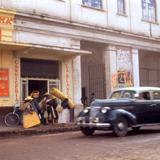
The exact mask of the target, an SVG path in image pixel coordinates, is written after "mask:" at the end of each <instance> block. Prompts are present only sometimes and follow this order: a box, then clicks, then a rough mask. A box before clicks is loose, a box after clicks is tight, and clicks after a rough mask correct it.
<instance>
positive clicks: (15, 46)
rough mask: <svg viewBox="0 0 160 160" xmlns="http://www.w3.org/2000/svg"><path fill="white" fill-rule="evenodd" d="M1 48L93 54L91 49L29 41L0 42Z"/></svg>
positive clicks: (64, 53)
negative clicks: (28, 42)
mask: <svg viewBox="0 0 160 160" xmlns="http://www.w3.org/2000/svg"><path fill="white" fill-rule="evenodd" d="M0 49H5V50H12V51H17V52H18V51H19V52H28V53H34V52H35V51H36V52H38V53H54V54H61V55H63V56H65V55H74V56H75V55H86V54H92V52H90V51H86V50H80V49H75V48H66V47H57V46H47V45H37V44H27V43H16V42H0Z"/></svg>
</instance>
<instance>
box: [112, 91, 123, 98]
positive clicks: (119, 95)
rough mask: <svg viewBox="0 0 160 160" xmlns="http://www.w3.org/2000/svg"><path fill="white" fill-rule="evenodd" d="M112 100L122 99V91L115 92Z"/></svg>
mask: <svg viewBox="0 0 160 160" xmlns="http://www.w3.org/2000/svg"><path fill="white" fill-rule="evenodd" d="M110 98H111V99H118V98H121V91H115V92H113V93H112V95H111V97H110Z"/></svg>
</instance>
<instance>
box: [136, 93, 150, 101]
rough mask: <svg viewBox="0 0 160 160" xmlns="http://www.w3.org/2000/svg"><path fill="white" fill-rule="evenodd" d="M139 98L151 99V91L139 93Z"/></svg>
mask: <svg viewBox="0 0 160 160" xmlns="http://www.w3.org/2000/svg"><path fill="white" fill-rule="evenodd" d="M139 99H144V100H150V99H151V97H150V93H149V92H141V93H140V94H139Z"/></svg>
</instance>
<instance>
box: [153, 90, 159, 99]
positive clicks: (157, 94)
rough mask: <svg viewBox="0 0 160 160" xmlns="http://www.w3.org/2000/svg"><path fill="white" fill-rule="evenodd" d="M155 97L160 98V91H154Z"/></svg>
mask: <svg viewBox="0 0 160 160" xmlns="http://www.w3.org/2000/svg"><path fill="white" fill-rule="evenodd" d="M153 99H160V91H154V92H153Z"/></svg>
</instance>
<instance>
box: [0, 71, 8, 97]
mask: <svg viewBox="0 0 160 160" xmlns="http://www.w3.org/2000/svg"><path fill="white" fill-rule="evenodd" d="M8 96H9V71H8V69H0V97H8Z"/></svg>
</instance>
